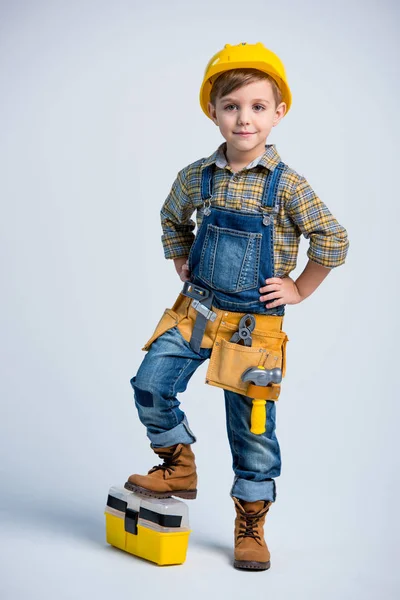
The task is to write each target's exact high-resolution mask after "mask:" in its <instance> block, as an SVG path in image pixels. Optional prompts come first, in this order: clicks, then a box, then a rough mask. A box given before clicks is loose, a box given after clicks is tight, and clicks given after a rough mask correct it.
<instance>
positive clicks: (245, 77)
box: [210, 68, 282, 108]
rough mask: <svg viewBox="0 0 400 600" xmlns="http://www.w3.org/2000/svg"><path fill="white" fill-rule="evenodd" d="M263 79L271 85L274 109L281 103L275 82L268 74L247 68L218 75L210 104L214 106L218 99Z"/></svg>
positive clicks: (211, 93)
mask: <svg viewBox="0 0 400 600" xmlns="http://www.w3.org/2000/svg"><path fill="white" fill-rule="evenodd" d="M263 79H268V81H270V83H271V86H272V92H273V95H274V100H275V108H276V107H277V106H278V105H279V104H280V103H281V102H282V93H281V91H280V89H279V87H278V85H277V83H276V81H275V80H274V79H273V78H272V77H271V76H270V75H268V73H263V71H259V70H258V69H248V68H242V69H231V70H230V71H224V73H222V74H221V75H219V76H218V77H217V78H216V80H215V81H214V83H213V85H212V88H211V92H210V102H211V104H212V105H213V106H215V105H216V102H217V99H218V98H221V97H223V96H227V95H228V94H230V93H231V92H234V91H235V90H237V89H239V88H241V87H243V86H244V85H247V84H248V83H252V82H253V81H261V80H263Z"/></svg>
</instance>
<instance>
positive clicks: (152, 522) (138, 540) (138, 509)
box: [104, 486, 190, 565]
mask: <svg viewBox="0 0 400 600" xmlns="http://www.w3.org/2000/svg"><path fill="white" fill-rule="evenodd" d="M104 515H105V518H106V539H107V543H108V544H111V546H115V547H116V548H120V549H121V550H125V551H126V552H129V553H130V554H135V555H136V556H140V557H141V558H145V559H147V560H150V561H151V562H154V563H156V564H157V565H176V564H182V563H184V562H185V560H186V552H187V547H188V542H189V535H190V528H189V517H188V507H187V505H186V504H185V502H182V500H178V499H176V498H163V499H160V498H149V497H147V496H146V497H145V496H141V495H140V494H137V493H136V492H130V491H129V490H127V489H125V488H124V487H123V486H113V487H111V488H110V491H109V493H108V498H107V505H106V508H105V511H104Z"/></svg>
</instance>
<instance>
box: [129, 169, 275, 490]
mask: <svg viewBox="0 0 400 600" xmlns="http://www.w3.org/2000/svg"><path fill="white" fill-rule="evenodd" d="M213 168H214V166H213V165H210V166H209V167H206V168H205V169H204V170H203V173H202V182H201V194H202V199H203V202H204V204H205V208H204V217H203V221H202V223H201V226H200V228H199V231H198V233H197V236H196V239H195V241H194V243H193V244H192V248H191V251H190V255H189V268H190V272H191V275H192V279H191V280H192V282H193V283H197V284H198V285H200V286H202V287H205V288H207V289H210V290H212V291H213V292H214V294H215V296H214V298H213V305H214V306H215V307H216V308H219V309H222V310H229V311H236V312H249V313H257V314H274V315H283V314H284V306H278V307H276V308H274V309H267V308H266V307H265V304H263V303H262V302H260V300H259V297H260V293H259V288H260V287H262V286H263V285H265V279H267V278H269V277H273V276H274V254H273V236H274V232H273V227H274V215H275V214H276V213H277V211H278V210H279V205H278V200H277V189H278V184H279V180H280V177H281V175H282V171H283V168H284V163H282V162H280V163H279V164H278V165H277V167H276V168H275V169H274V170H273V171H272V173H271V172H269V174H268V176H267V177H266V182H265V186H264V190H263V196H262V207H263V210H262V211H260V212H259V213H257V212H251V211H239V210H232V209H225V208H219V207H218V208H217V207H211V197H212V183H213V182H212V180H213ZM211 352H212V349H211V348H200V350H199V352H195V351H194V350H193V349H192V348H191V346H190V344H189V342H187V341H186V340H185V339H184V338H183V337H182V335H181V333H180V332H179V329H178V327H172V328H171V329H169V330H168V331H166V332H165V333H163V334H162V335H160V336H159V337H158V338H157V339H156V340H155V341H154V342H153V343H152V344H151V346H150V348H149V350H148V352H147V353H146V356H145V358H144V359H143V361H142V364H141V365H140V367H139V370H138V372H137V374H136V375H135V376H134V377H132V379H131V385H132V388H133V390H134V395H135V405H136V408H137V410H138V414H139V418H140V421H141V422H142V423H143V425H145V427H146V429H147V437H148V438H149V440H150V442H151V446H152V447H154V448H162V447H168V446H172V445H174V444H179V443H180V444H192V443H194V442H195V441H196V437H195V435H194V433H193V431H192V430H191V428H190V426H189V423H188V420H187V418H186V415H185V413H184V412H183V411H182V410H181V408H180V401H179V400H178V398H177V395H178V394H179V393H182V392H184V391H185V390H186V387H187V384H188V382H189V380H190V378H191V377H192V375H193V374H194V373H195V371H196V370H197V369H198V367H199V366H200V365H201V364H202V363H203V362H204V361H205V360H207V359H209V358H210V356H211ZM223 392H224V397H225V414H226V429H227V434H228V439H229V445H230V449H231V453H232V468H233V471H234V474H235V477H234V481H233V484H232V488H231V492H230V494H231V496H236V497H237V498H241V499H242V500H247V501H250V502H251V501H255V500H262V499H264V500H269V501H272V502H274V501H275V499H276V486H275V480H274V477H277V476H279V475H280V472H281V454H280V447H279V443H278V440H277V437H276V434H275V419H276V408H275V402H273V401H270V400H268V401H267V403H266V411H267V418H266V431H265V433H263V434H262V435H255V434H253V433H251V431H250V426H249V424H250V415H251V410H252V398H249V397H247V396H244V395H242V394H238V393H235V392H232V391H229V390H226V389H224V390H223ZM213 416H214V415H213V412H212V411H211V412H207V417H206V418H210V419H212V418H213ZM211 443H213V441H212V440H211ZM217 449H218V444H217V443H216V444H215V450H216V451H217Z"/></svg>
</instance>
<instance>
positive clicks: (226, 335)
mask: <svg viewBox="0 0 400 600" xmlns="http://www.w3.org/2000/svg"><path fill="white" fill-rule="evenodd" d="M258 323H259V321H258V320H257V317H256V326H255V328H254V330H253V331H252V334H251V335H252V345H251V346H244V345H242V344H239V343H232V342H230V341H229V340H230V338H231V337H232V335H233V334H234V333H235V331H237V325H234V324H230V323H229V322H227V321H225V323H224V324H222V323H221V325H220V327H219V330H218V334H217V336H216V338H215V341H214V345H213V348H212V352H211V357H210V362H209V365H208V370H207V373H206V383H208V384H210V385H215V386H217V387H221V388H224V389H226V390H230V391H232V392H236V393H238V394H243V395H244V396H247V395H248V394H247V391H248V390H252V389H253V388H254V387H255V386H252V384H251V383H249V382H243V381H242V379H241V376H242V374H243V373H244V371H245V370H246V369H248V368H249V367H258V366H261V367H264V368H265V369H274V368H275V367H278V368H280V369H281V370H282V378H283V377H284V376H285V374H286V344H287V342H288V341H289V338H288V336H287V335H286V333H285V332H284V331H268V330H267V329H266V325H267V322H266V321H264V324H265V326H264V325H261V327H258ZM257 387H258V386H257ZM280 387H281V386H280V384H270V385H269V386H266V388H265V391H264V390H263V391H264V394H263V395H261V394H260V395H259V396H257V397H262V398H266V399H270V400H277V399H278V397H279V394H280ZM252 397H255V396H254V395H253V394H252Z"/></svg>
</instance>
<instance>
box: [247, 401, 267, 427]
mask: <svg viewBox="0 0 400 600" xmlns="http://www.w3.org/2000/svg"><path fill="white" fill-rule="evenodd" d="M265 402H266V401H265V400H256V399H254V400H253V406H252V409H251V427H250V431H251V433H256V434H260V433H264V431H265V422H266V420H267V413H266V411H265Z"/></svg>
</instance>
